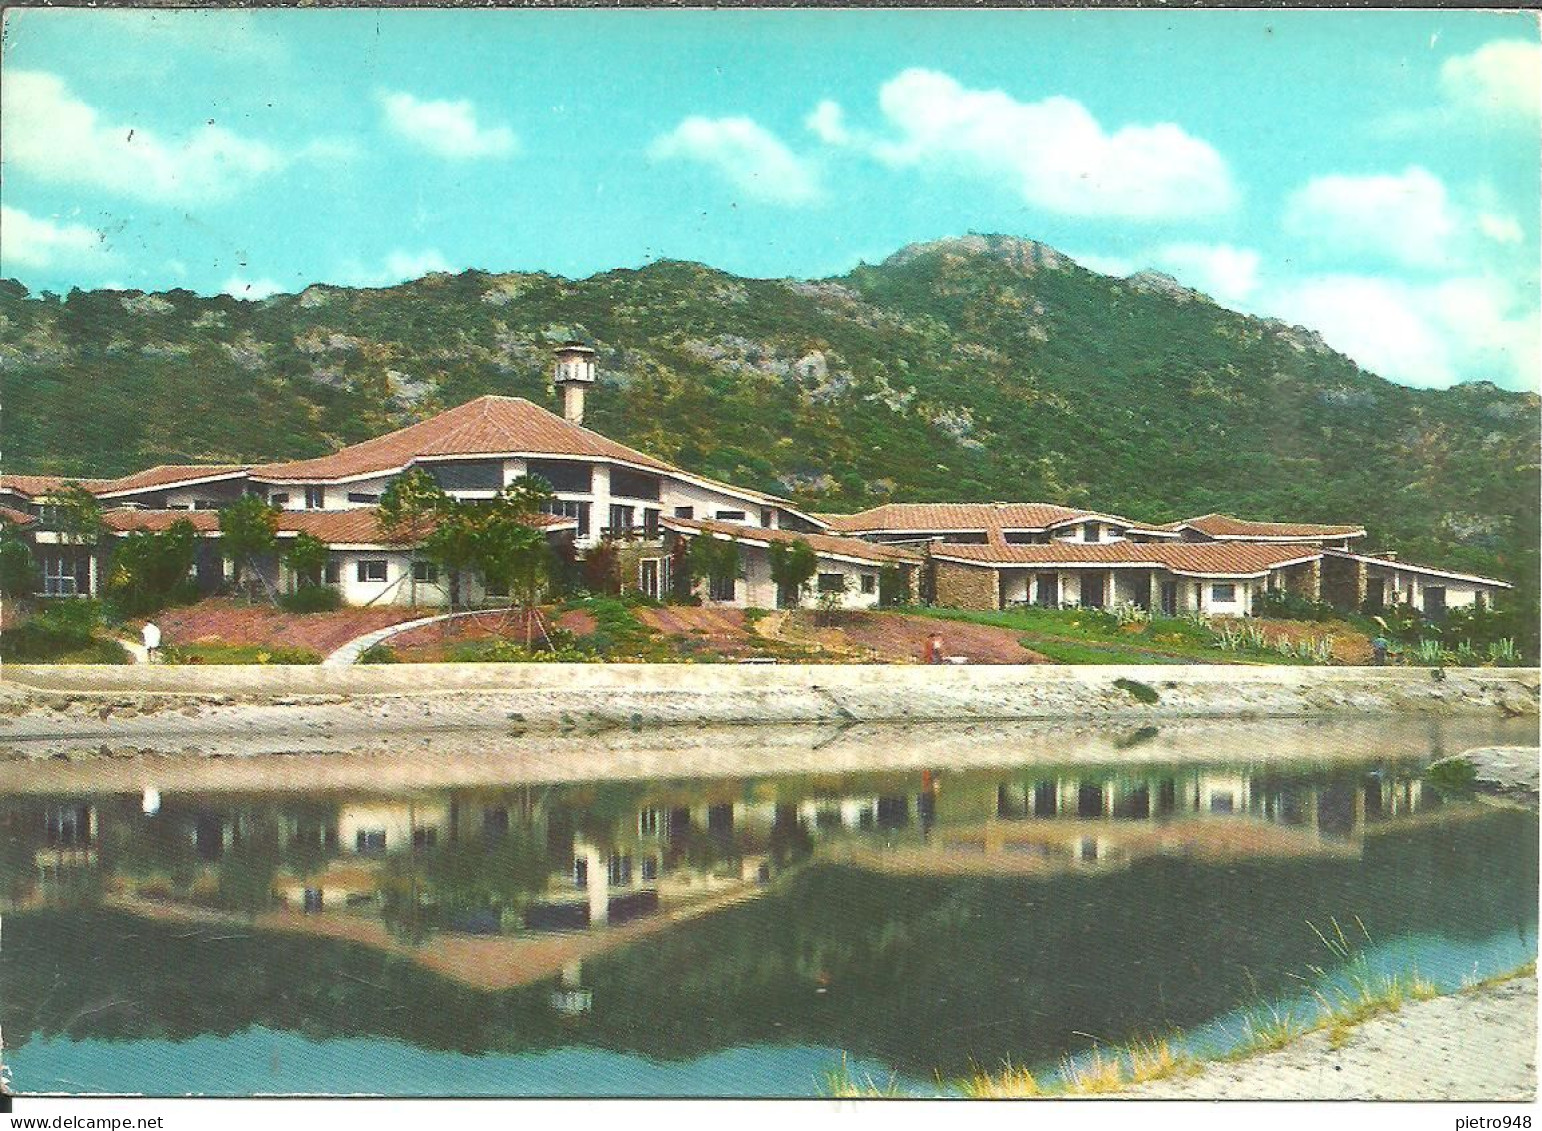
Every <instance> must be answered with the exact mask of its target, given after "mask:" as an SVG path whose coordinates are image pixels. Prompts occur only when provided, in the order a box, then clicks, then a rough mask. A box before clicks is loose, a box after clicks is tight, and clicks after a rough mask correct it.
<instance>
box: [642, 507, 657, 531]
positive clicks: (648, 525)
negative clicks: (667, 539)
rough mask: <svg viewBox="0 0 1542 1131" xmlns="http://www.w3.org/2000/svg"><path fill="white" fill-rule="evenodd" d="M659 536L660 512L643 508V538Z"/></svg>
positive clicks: (651, 508)
mask: <svg viewBox="0 0 1542 1131" xmlns="http://www.w3.org/2000/svg"><path fill="white" fill-rule="evenodd" d="M658 536H659V512H658V510H657V509H655V508H653V507H644V508H643V537H644V538H657V537H658Z"/></svg>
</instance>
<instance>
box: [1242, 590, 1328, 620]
mask: <svg viewBox="0 0 1542 1131" xmlns="http://www.w3.org/2000/svg"><path fill="white" fill-rule="evenodd" d="M1253 615H1254V616H1255V617H1271V618H1273V619H1275V620H1310V621H1324V620H1332V619H1333V618H1334V617H1335V616H1337V615H1338V613H1337V611H1336V610H1335V609H1334V607H1333V606H1332V605H1330V604H1328V602H1326V601H1314V600H1312V599H1311V598H1310V597H1298V596H1297V595H1296V594H1294V593H1287V592H1286V591H1285V590H1283V589H1270V590H1266V591H1265V592H1263V593H1260V594H1259V595H1258V596H1257V597H1255V598H1254V599H1253Z"/></svg>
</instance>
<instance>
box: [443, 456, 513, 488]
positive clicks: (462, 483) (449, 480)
mask: <svg viewBox="0 0 1542 1131" xmlns="http://www.w3.org/2000/svg"><path fill="white" fill-rule="evenodd" d="M428 473H429V474H430V475H432V476H433V477H434V482H435V483H438V484H439V486H440V488H441V489H442V490H445V491H501V490H503V463H502V461H500V460H492V459H489V460H474V461H471V460H468V461H466V462H464V463H440V464H434V465H432V466H431V467H429V468H428Z"/></svg>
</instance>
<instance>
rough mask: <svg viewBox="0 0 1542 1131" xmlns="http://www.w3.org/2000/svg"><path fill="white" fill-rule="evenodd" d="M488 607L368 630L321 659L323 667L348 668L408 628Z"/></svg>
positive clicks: (477, 613)
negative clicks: (372, 630) (368, 652)
mask: <svg viewBox="0 0 1542 1131" xmlns="http://www.w3.org/2000/svg"><path fill="white" fill-rule="evenodd" d="M486 613H487V610H486V609H464V610H462V611H461V612H458V613H439V614H436V615H435V616H431V617H419V618H418V619H417V620H404V621H402V622H401V623H400V624H392V625H387V626H386V627H385V628H377V629H375V631H374V632H366V633H365V634H364V635H363V636H355V637H354V638H353V639H352V640H350V641H348V643H346V644H344V645H343V646H342V647H341V648H338V649H337V650H336V651H334V652H331V653H329V654H328V655H327V658H326V659H324V660H322V661H321V665H322V667H327V668H346V667H350V666H351V665H353V664H356V663H358V662H359V657H360V656H362V655H363V654H364V653H365V652H367V651H369V649H371V648H373V647H374V646H375V645H376V644H381V643H384V642H385V641H387V640H389V639H391V637H393V636H396V635H397V634H398V633H402V632H406V631H407V630H408V629H413V628H422V627H423V626H424V625H426V624H438V623H439V622H440V621H447V620H455V619H457V618H459V617H475V616H483V615H485V614H486Z"/></svg>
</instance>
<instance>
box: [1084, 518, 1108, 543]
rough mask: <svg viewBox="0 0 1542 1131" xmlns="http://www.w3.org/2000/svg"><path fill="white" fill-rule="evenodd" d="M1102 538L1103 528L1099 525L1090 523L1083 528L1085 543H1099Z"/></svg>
mask: <svg viewBox="0 0 1542 1131" xmlns="http://www.w3.org/2000/svg"><path fill="white" fill-rule="evenodd" d="M1102 537H1103V533H1102V530H1101V528H1100V527H1099V525H1098V524H1097V523H1095V522H1089V523H1086V524H1085V525H1083V526H1082V541H1083V542H1097V541H1099V540H1100V539H1101V538H1102Z"/></svg>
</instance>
